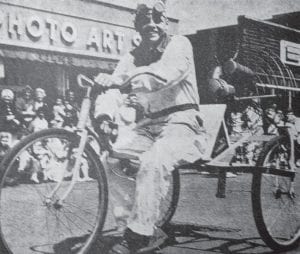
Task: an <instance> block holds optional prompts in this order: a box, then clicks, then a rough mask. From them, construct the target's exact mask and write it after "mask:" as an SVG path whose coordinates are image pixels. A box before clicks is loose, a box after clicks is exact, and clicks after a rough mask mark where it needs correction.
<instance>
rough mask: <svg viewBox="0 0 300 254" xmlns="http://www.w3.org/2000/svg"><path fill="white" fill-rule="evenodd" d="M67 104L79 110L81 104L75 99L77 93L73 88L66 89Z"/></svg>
mask: <svg viewBox="0 0 300 254" xmlns="http://www.w3.org/2000/svg"><path fill="white" fill-rule="evenodd" d="M65 104H68V105H71V106H72V107H73V108H75V109H76V110H77V111H78V110H79V105H78V103H77V102H76V100H75V94H74V92H73V91H72V90H67V91H66V100H65Z"/></svg>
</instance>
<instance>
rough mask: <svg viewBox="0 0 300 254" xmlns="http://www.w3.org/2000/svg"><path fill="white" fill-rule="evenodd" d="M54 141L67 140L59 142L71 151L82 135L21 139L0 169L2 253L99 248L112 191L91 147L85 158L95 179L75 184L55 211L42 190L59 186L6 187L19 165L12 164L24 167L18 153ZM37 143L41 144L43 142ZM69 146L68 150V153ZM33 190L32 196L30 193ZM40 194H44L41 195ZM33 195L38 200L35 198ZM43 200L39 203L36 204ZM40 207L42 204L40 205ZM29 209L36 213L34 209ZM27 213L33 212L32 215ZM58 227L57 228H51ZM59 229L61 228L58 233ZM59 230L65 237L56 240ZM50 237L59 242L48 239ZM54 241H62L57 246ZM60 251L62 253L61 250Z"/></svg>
mask: <svg viewBox="0 0 300 254" xmlns="http://www.w3.org/2000/svg"><path fill="white" fill-rule="evenodd" d="M51 138H53V140H55V141H57V142H61V141H65V142H66V143H62V142H61V143H59V144H62V147H64V148H65V147H66V144H70V147H71V148H72V149H73V148H74V144H78V142H79V136H78V135H76V134H74V133H71V132H69V131H66V130H63V129H47V130H42V131H39V132H36V133H33V134H31V135H29V136H27V137H26V138H24V139H23V140H21V141H20V142H19V143H18V144H17V145H16V146H14V147H13V148H12V149H11V150H10V152H9V153H8V154H7V155H6V157H5V158H4V160H3V161H2V163H1V165H0V169H1V175H0V179H1V185H0V186H1V189H0V231H1V242H0V249H1V250H2V252H1V253H4V252H5V253H14V254H17V253H22V254H23V253H24V254H25V253H32V252H31V251H32V249H33V248H34V250H35V251H41V250H40V249H38V248H41V249H42V251H45V250H44V249H43V248H46V249H47V251H46V252H47V253H51V252H52V251H54V253H57V251H60V253H80V254H86V253H88V252H89V251H90V250H91V248H92V246H94V247H95V244H97V241H96V239H97V237H98V235H99V234H100V232H101V230H102V228H103V225H104V221H105V217H106V213H107V204H108V189H107V179H106V174H105V171H104V168H103V166H102V164H101V162H100V160H99V158H98V156H97V155H96V153H95V152H94V150H93V149H92V148H91V146H90V145H89V144H86V146H85V150H84V156H85V160H86V162H87V164H86V165H87V166H88V169H87V170H88V174H92V178H91V179H90V180H91V181H86V182H83V181H80V182H79V181H78V182H76V184H75V186H74V188H73V189H72V192H71V194H70V196H68V197H67V198H66V200H65V201H64V203H63V205H62V207H58V205H57V203H56V206H55V202H53V204H51V206H50V205H49V207H47V202H45V200H42V199H45V197H46V196H45V195H44V194H43V192H42V191H45V192H46V191H48V192H49V190H51V189H50V188H51V187H53V186H56V183H55V182H54V183H53V182H51V181H49V184H48V182H45V183H41V184H34V185H33V184H31V183H28V182H26V181H25V182H24V179H23V181H22V182H18V184H17V185H15V186H10V185H8V184H7V182H6V181H7V179H9V178H8V177H9V176H11V174H15V173H16V171H15V169H14V167H13V165H15V164H14V163H20V154H21V153H22V151H25V149H29V147H31V146H32V147H33V144H34V143H35V142H40V141H41V142H42V141H43V140H44V141H45V142H46V143H47V142H49V140H50V141H51V140H52V139H51ZM67 142H68V143H67ZM36 144H39V145H40V143H36ZM41 144H42V143H41ZM32 147H31V148H32ZM47 147H48V143H47ZM70 147H69V148H68V149H70ZM68 163H69V162H67V164H65V165H69V164H68ZM58 165H59V164H58ZM71 165H72V164H71ZM82 170H83V169H82ZM64 172H65V171H64ZM18 173H20V172H18ZM18 176H19V175H18ZM64 179H65V178H64ZM27 180H28V179H27ZM68 181H69V182H68ZM70 182H71V181H70V180H66V181H64V182H63V184H65V185H62V187H61V188H67V186H68V185H69V184H70ZM95 187H96V188H95ZM31 190H32V192H30V191H31ZM27 192H28V193H27ZM35 192H36V193H35ZM39 192H40V193H42V194H41V195H40V194H39ZM21 193H22V194H21ZM17 194H18V195H17ZM28 194H30V195H28ZM59 194H60V193H57V195H59ZM79 194H80V195H79ZM34 195H35V196H39V197H33V196H34ZM95 195H97V197H96V198H95V197H94V196H95ZM10 197H11V199H10ZM6 198H7V199H6ZM39 198H40V199H41V200H38V199H39ZM89 198H90V199H91V200H92V201H94V203H97V204H96V205H95V208H94V207H93V206H94V203H93V204H92V205H90V206H87V204H90V203H91V202H89ZM78 199H81V200H80V202H79V203H77V200H78ZM41 201H43V202H41ZM72 202H73V203H72ZM18 203H20V204H22V207H21V208H18ZM40 203H42V205H41V204H40ZM31 206H32V207H33V208H34V209H33V208H31ZM80 206H81V207H80ZM37 208H38V209H37ZM13 209H15V211H13ZM35 209H36V210H35ZM47 209H48V210H49V211H48V210H47ZM28 211H32V214H31V213H29V212H28ZM26 212H28V213H26ZM8 213H10V214H12V216H14V218H13V221H11V223H9V222H7V221H8V220H10V219H11V215H10V214H8ZM23 213H24V214H23ZM42 213H44V215H45V220H47V222H46V221H43V219H44V217H43V216H42ZM60 213H61V214H60ZM62 213H64V214H62ZM40 214H41V215H40ZM32 215H33V216H32ZM35 216H36V217H35ZM48 216H49V218H48ZM60 216H61V217H60ZM68 217H69V218H68ZM31 219H32V220H33V221H32V222H31V221H29V220H31ZM48 220H49V221H48ZM89 220H90V221H89ZM39 223H41V224H42V223H44V225H43V226H41V225H39ZM54 223H55V226H53V225H52V224H54ZM19 225H22V227H21V228H17V229H15V227H20V226H19ZM59 226H60V227H61V229H58V227H59ZM51 227H52V228H53V229H52V228H51ZM44 228H45V231H46V230H48V231H50V232H39V230H41V229H43V230H44ZM17 230H20V232H17ZM52 230H53V232H52ZM59 230H61V232H59V234H58V236H57V235H56V234H55V233H56V232H58V231H59ZM13 233H16V234H17V236H18V239H15V237H16V236H13ZM50 233H51V234H52V233H53V235H50ZM22 234H24V235H23V237H24V239H22ZM47 234H48V235H47ZM31 235H32V236H31ZM37 235H39V237H40V238H41V239H39V240H38V239H34V237H36V236H37ZM51 237H53V238H55V239H50V238H51ZM56 238H57V239H56ZM27 239H28V240H27ZM29 239H30V241H29ZM48 240H51V241H53V242H51V241H49V242H48V243H46V241H48ZM56 240H58V241H57V242H56ZM18 241H21V243H18ZM72 241H73V242H72ZM15 244H16V245H21V250H20V246H14V245H15ZM22 244H24V245H27V247H26V246H22ZM47 244H48V245H47ZM50 245H51V247H50ZM59 248H63V249H60V250H58V249H59ZM48 249H51V251H50V252H49V250H48ZM18 251H19V252H18ZM46 252H45V253H46Z"/></svg>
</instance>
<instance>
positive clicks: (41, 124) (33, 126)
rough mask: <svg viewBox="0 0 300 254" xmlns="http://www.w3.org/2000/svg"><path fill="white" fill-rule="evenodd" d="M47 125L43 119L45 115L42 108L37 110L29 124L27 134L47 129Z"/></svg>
mask: <svg viewBox="0 0 300 254" xmlns="http://www.w3.org/2000/svg"><path fill="white" fill-rule="evenodd" d="M48 127H49V124H48V121H47V120H46V119H45V113H44V109H43V108H39V109H38V110H37V112H36V117H35V118H34V119H33V120H32V122H31V123H30V124H29V127H28V130H29V132H36V131H40V130H44V129H48Z"/></svg>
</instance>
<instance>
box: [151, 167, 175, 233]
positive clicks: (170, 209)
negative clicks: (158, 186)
mask: <svg viewBox="0 0 300 254" xmlns="http://www.w3.org/2000/svg"><path fill="white" fill-rule="evenodd" d="M170 178H172V179H170V186H169V190H168V193H167V196H166V198H165V199H164V200H163V201H162V202H161V206H160V217H159V220H158V222H157V223H156V225H157V226H158V227H160V228H162V229H166V228H167V227H168V223H169V222H170V220H171V219H172V217H173V215H174V213H175V211H176V207H177V204H178V200H179V193H180V176H179V171H178V169H175V170H174V171H173V172H172V175H170Z"/></svg>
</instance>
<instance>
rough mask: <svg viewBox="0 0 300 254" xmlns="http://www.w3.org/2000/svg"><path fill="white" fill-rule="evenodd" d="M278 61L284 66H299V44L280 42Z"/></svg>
mask: <svg viewBox="0 0 300 254" xmlns="http://www.w3.org/2000/svg"><path fill="white" fill-rule="evenodd" d="M280 59H281V61H282V62H283V63H285V64H290V65H296V66H300V44H298V43H294V42H290V41H284V40H281V41H280Z"/></svg>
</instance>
